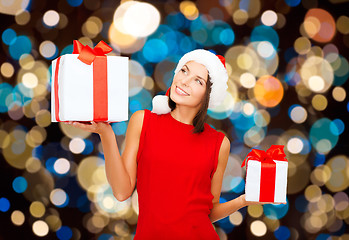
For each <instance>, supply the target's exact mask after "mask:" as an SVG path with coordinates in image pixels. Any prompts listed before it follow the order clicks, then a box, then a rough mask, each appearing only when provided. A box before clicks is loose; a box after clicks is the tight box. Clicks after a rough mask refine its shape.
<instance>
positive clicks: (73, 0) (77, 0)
mask: <svg viewBox="0 0 349 240" xmlns="http://www.w3.org/2000/svg"><path fill="white" fill-rule="evenodd" d="M82 1H83V0H67V2H68V4H69V5H70V6H72V7H78V6H80V5H81V3H82Z"/></svg>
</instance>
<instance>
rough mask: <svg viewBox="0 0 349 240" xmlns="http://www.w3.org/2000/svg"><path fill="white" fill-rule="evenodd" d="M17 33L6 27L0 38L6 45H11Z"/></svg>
mask: <svg viewBox="0 0 349 240" xmlns="http://www.w3.org/2000/svg"><path fill="white" fill-rule="evenodd" d="M16 37H17V34H16V32H15V31H14V30H13V29H12V28H8V29H6V30H5V31H3V32H2V35H1V38H2V41H3V42H4V43H5V44H6V45H11V44H12V43H14V42H15V41H16Z"/></svg>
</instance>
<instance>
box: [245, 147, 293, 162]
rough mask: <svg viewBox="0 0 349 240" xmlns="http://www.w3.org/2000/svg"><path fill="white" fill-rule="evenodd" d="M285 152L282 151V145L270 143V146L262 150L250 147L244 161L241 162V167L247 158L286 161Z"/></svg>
mask: <svg viewBox="0 0 349 240" xmlns="http://www.w3.org/2000/svg"><path fill="white" fill-rule="evenodd" d="M285 157H286V154H285V153H284V146H283V145H271V147H270V148H269V149H268V150H267V152H264V151H263V150H258V149H252V151H251V152H249V154H247V156H246V157H245V159H244V161H243V162H242V164H241V167H243V166H245V163H246V162H247V161H248V160H257V161H259V162H273V160H278V161H287V159H286V158H285Z"/></svg>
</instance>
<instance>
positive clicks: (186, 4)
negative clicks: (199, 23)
mask: <svg viewBox="0 0 349 240" xmlns="http://www.w3.org/2000/svg"><path fill="white" fill-rule="evenodd" d="M179 10H180V11H181V13H182V14H183V15H184V16H185V17H186V18H187V19H189V20H195V19H196V18H197V17H198V16H199V10H198V9H197V7H196V5H195V3H193V2H192V1H183V2H181V3H180V4H179Z"/></svg>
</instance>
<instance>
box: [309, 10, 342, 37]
mask: <svg viewBox="0 0 349 240" xmlns="http://www.w3.org/2000/svg"><path fill="white" fill-rule="evenodd" d="M304 29H305V31H306V33H307V34H308V36H309V37H310V38H312V39H314V40H315V41H317V42H322V43H323V42H329V41H331V39H332V38H333V36H334V35H335V33H336V24H335V22H334V19H333V17H332V15H331V14H330V13H328V12H327V11H326V10H324V9H321V8H312V9H310V10H309V11H308V12H307V13H306V15H305V17H304Z"/></svg>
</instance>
